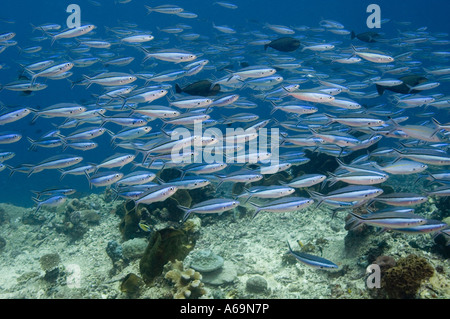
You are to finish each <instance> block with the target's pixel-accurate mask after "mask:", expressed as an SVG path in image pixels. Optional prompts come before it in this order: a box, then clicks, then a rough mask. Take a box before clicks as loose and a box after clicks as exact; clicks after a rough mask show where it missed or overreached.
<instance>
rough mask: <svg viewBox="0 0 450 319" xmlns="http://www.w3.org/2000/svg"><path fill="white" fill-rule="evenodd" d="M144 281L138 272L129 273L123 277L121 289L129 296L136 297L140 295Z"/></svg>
mask: <svg viewBox="0 0 450 319" xmlns="http://www.w3.org/2000/svg"><path fill="white" fill-rule="evenodd" d="M143 286H144V282H143V281H142V279H141V278H140V277H139V276H137V275H136V274H133V273H129V274H128V275H126V276H125V278H123V279H122V282H121V283H120V291H122V292H123V293H125V294H126V295H127V296H128V297H132V298H136V297H138V296H139V293H140V292H141V289H142V287H143Z"/></svg>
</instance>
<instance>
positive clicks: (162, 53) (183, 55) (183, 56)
mask: <svg viewBox="0 0 450 319" xmlns="http://www.w3.org/2000/svg"><path fill="white" fill-rule="evenodd" d="M141 50H143V51H144V53H145V58H144V61H143V62H145V61H147V60H148V59H150V58H153V59H157V60H161V61H166V62H173V63H181V62H191V61H194V60H196V59H197V56H196V55H195V54H193V53H190V52H187V51H183V50H176V49H165V50H159V51H156V52H149V51H148V50H146V49H144V48H141Z"/></svg>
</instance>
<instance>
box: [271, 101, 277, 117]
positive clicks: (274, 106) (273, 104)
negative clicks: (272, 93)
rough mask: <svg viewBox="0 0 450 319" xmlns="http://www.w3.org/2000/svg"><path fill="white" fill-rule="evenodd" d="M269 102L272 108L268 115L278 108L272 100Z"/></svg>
mask: <svg viewBox="0 0 450 319" xmlns="http://www.w3.org/2000/svg"><path fill="white" fill-rule="evenodd" d="M270 104H272V110H271V111H270V115H272V114H273V113H275V112H276V111H277V110H278V106H277V105H276V104H275V102H274V101H270Z"/></svg>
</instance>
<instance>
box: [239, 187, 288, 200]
mask: <svg viewBox="0 0 450 319" xmlns="http://www.w3.org/2000/svg"><path fill="white" fill-rule="evenodd" d="M294 192H295V189H294V188H292V187H289V186H277V185H271V186H254V187H251V188H249V189H246V193H243V194H240V195H239V196H238V197H237V198H240V197H246V199H245V202H244V204H245V203H246V202H248V201H249V200H250V199H251V198H271V199H273V198H281V197H284V196H289V195H291V194H293V193H294Z"/></svg>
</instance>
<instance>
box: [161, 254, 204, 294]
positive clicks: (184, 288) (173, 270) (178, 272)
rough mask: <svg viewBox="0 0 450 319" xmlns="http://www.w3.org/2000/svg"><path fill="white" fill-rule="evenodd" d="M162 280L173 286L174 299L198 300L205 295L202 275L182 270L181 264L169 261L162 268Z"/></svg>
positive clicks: (191, 270) (177, 261) (190, 269)
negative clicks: (163, 273)
mask: <svg viewBox="0 0 450 319" xmlns="http://www.w3.org/2000/svg"><path fill="white" fill-rule="evenodd" d="M164 272H165V275H164V278H165V279H167V280H169V281H170V282H171V283H172V284H173V286H174V292H173V298H174V299H198V298H200V297H202V296H204V295H206V290H205V288H204V284H203V283H202V281H201V280H202V275H201V274H200V273H199V272H197V271H195V270H194V269H192V268H184V265H183V262H181V261H179V260H175V261H174V262H171V261H169V262H168V263H167V264H166V265H165V266H164Z"/></svg>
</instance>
